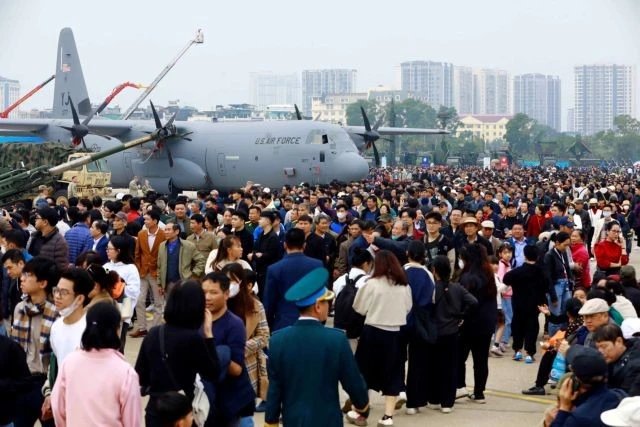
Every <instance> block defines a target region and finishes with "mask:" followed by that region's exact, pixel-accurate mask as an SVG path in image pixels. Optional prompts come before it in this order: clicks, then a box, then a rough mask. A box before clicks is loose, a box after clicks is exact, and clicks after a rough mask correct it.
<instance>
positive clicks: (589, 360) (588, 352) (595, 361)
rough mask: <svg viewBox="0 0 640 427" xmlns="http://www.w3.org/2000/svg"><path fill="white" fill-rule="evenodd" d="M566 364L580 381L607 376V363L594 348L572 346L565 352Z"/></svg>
mask: <svg viewBox="0 0 640 427" xmlns="http://www.w3.org/2000/svg"><path fill="white" fill-rule="evenodd" d="M567 363H568V364H569V365H571V370H572V371H573V373H574V374H575V375H576V376H577V377H578V378H580V379H587V378H592V377H597V376H600V375H607V362H606V361H605V360H604V357H603V356H602V354H600V352H599V351H598V350H596V349H595V348H591V347H585V346H583V345H579V344H574V345H572V346H571V347H569V350H568V351H567Z"/></svg>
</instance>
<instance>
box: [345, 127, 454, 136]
mask: <svg viewBox="0 0 640 427" xmlns="http://www.w3.org/2000/svg"><path fill="white" fill-rule="evenodd" d="M343 129H344V130H346V131H347V132H348V133H356V134H363V133H365V132H366V131H367V130H366V129H365V127H364V126H343ZM378 133H379V134H380V135H443V134H448V133H449V131H447V130H442V129H423V128H396V127H384V126H383V127H379V128H378Z"/></svg>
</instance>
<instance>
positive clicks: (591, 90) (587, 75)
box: [574, 64, 637, 135]
mask: <svg viewBox="0 0 640 427" xmlns="http://www.w3.org/2000/svg"><path fill="white" fill-rule="evenodd" d="M574 79H575V80H574V84H575V118H574V122H575V131H576V132H578V133H581V134H583V135H590V134H594V133H596V132H599V131H602V130H607V129H611V128H612V127H613V119H614V118H615V117H616V116H619V115H623V114H628V115H630V116H632V117H636V92H637V87H636V68H635V66H632V65H618V64H607V65H579V66H576V67H575V68H574Z"/></svg>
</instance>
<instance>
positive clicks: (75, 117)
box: [69, 97, 80, 125]
mask: <svg viewBox="0 0 640 427" xmlns="http://www.w3.org/2000/svg"><path fill="white" fill-rule="evenodd" d="M69 105H70V106H71V115H72V116H73V124H74V125H79V124H80V119H79V118H78V112H77V111H76V107H74V105H73V101H72V100H71V97H69Z"/></svg>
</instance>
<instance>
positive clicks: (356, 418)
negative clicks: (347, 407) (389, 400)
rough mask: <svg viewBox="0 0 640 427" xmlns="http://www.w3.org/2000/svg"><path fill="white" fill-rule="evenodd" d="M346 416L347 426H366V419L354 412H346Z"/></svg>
mask: <svg viewBox="0 0 640 427" xmlns="http://www.w3.org/2000/svg"><path fill="white" fill-rule="evenodd" d="M346 416H347V421H348V422H349V424H353V425H356V426H366V425H367V424H368V423H367V419H366V418H365V417H363V416H362V415H360V414H359V413H357V412H356V411H349V412H347V414H346Z"/></svg>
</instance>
